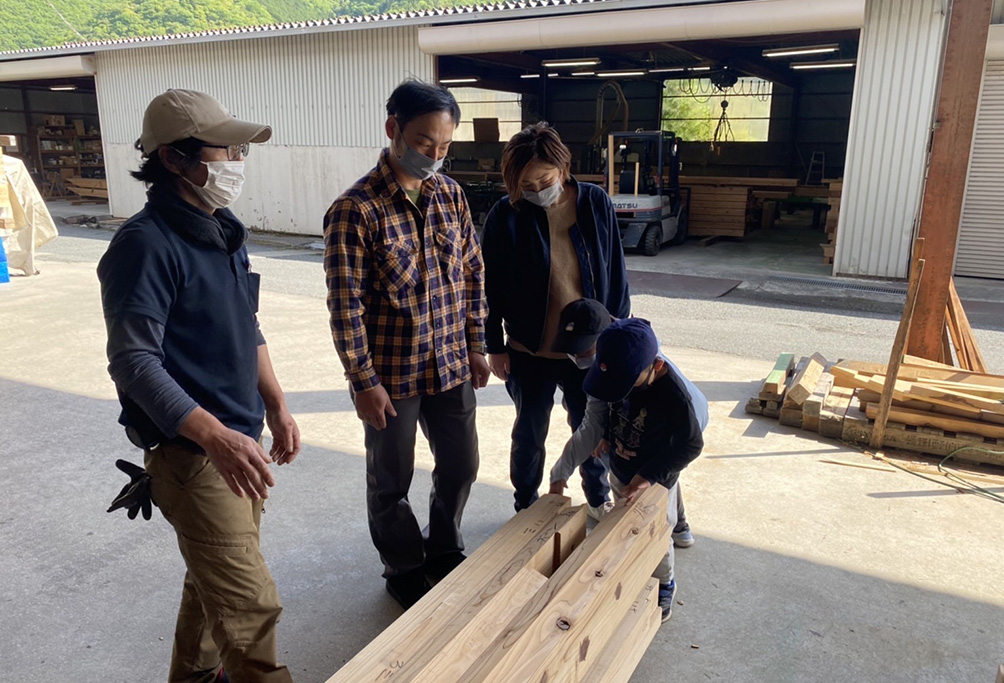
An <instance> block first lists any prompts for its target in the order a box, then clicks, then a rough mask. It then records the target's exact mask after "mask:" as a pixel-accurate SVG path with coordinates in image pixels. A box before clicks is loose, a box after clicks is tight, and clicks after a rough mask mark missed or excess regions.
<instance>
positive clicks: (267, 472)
mask: <svg viewBox="0 0 1004 683" xmlns="http://www.w3.org/2000/svg"><path fill="white" fill-rule="evenodd" d="M199 445H200V446H202V448H203V450H205V451H206V457H208V458H209V462H211V463H212V464H213V467H215V468H216V470H217V471H218V472H219V473H220V476H222V477H223V481H225V482H226V483H227V486H229V487H230V490H231V491H233V492H234V494H235V495H237V496H239V497H240V498H243V497H244V494H247V495H248V496H249V497H250V498H251V499H252V500H258V499H259V498H268V489H269V487H270V486H275V476H273V474H272V470H271V468H270V467H269V465H270V464H271V463H272V461H271V460H269V458H268V456H267V455H265V450H264V449H263V448H262V447H261V446H260V445H258V442H257V441H255V440H254V439H252V438H251V437H250V436H247V435H246V434H241V433H240V432H238V431H235V430H233V429H228V428H227V427H223V428H222V430H220V431H218V432H216V433H214V434H213V435H212V436H211V437H210V438H209V439H208V440H206V442H205V443H200V444H199Z"/></svg>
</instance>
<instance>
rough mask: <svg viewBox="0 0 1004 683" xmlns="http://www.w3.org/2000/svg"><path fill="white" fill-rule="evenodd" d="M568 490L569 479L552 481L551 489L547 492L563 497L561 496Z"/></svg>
mask: <svg viewBox="0 0 1004 683" xmlns="http://www.w3.org/2000/svg"><path fill="white" fill-rule="evenodd" d="M567 488H568V480H567V479H558V480H557V481H552V482H551V487H550V488H549V489H548V490H547V492H548V493H557V494H558V495H561V494H563V493H564V492H565V489H567Z"/></svg>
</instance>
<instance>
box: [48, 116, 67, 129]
mask: <svg viewBox="0 0 1004 683" xmlns="http://www.w3.org/2000/svg"><path fill="white" fill-rule="evenodd" d="M45 125H47V126H65V125H66V117H65V116H63V115H62V114H50V115H49V116H46V117H45Z"/></svg>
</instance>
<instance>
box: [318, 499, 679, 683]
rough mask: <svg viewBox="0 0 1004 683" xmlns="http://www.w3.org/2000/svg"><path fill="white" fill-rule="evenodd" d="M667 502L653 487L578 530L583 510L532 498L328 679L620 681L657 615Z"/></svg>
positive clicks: (335, 682) (334, 682)
mask: <svg viewBox="0 0 1004 683" xmlns="http://www.w3.org/2000/svg"><path fill="white" fill-rule="evenodd" d="M667 501H668V496H667V492H666V490H665V489H664V488H663V487H661V486H653V487H651V488H649V489H647V490H646V491H644V492H643V493H642V495H641V496H640V498H639V499H638V501H637V502H636V503H635V504H634V505H632V506H630V507H628V506H618V507H616V508H614V510H613V511H612V512H611V513H610V514H608V515H607V516H605V517H604V518H603V520H602V521H601V522H600V523H599V524H598V525H597V526H596V528H595V529H594V530H593V531H592V533H590V534H589V535H588V536H586V535H585V530H586V513H585V507H584V506H579V507H574V508H573V507H570V505H569V499H568V498H565V497H563V496H554V495H548V496H543V497H541V498H540V500H538V501H537V502H536V503H534V504H533V505H532V506H531V507H530V508H528V509H526V510H523V511H521V512H520V513H519V514H517V515H516V516H515V517H514V518H512V519H511V520H510V521H509V522H508V523H507V524H506V525H505V526H504V527H503V528H502V529H501V530H500V531H499V532H498V533H496V534H495V535H493V536H492V537H491V538H490V539H488V541H486V542H485V543H484V545H482V546H481V547H480V548H478V550H477V551H475V552H474V553H473V554H472V555H471V557H470V558H469V559H467V560H466V561H465V562H464V563H463V564H461V565H460V566H459V567H458V568H457V569H456V570H454V571H453V572H452V573H451V574H450V575H449V576H447V577H446V578H445V579H444V580H443V581H441V582H440V583H438V584H437V585H436V586H435V587H434V588H433V589H432V590H431V591H430V592H429V593H428V594H427V595H426V596H425V597H424V598H422V600H420V601H419V602H418V603H417V604H416V605H415V606H413V607H412V608H411V609H410V610H408V611H407V612H405V614H404V615H403V616H401V617H400V618H399V619H398V620H397V621H395V622H394V623H393V624H391V625H390V626H389V627H388V628H387V629H386V630H385V631H384V632H383V633H381V634H380V635H379V636H377V638H376V639H375V640H373V642H371V643H370V644H369V645H367V646H366V647H365V648H364V649H363V650H362V651H361V652H360V653H359V654H358V655H356V656H355V657H353V658H352V659H351V660H350V661H349V662H347V663H346V664H345V665H344V666H343V667H342V668H341V669H340V670H339V671H338V673H336V674H335V675H334V676H332V677H331V678H329V679H328V683H357V682H359V681H390V682H392V683H441V682H442V681H466V682H469V683H476V682H488V681H493V682H499V683H501V682H503V681H504V682H511V683H517V682H519V683H523V682H525V681H589V682H591V683H613V682H615V681H618V682H626V681H627V680H628V678H630V676H631V674H632V672H633V671H634V667H635V666H636V665H637V663H638V661H640V659H641V657H642V655H643V654H644V652H645V650H646V648H647V647H648V644H649V643H650V642H651V640H652V638H653V637H654V635H655V632H656V630H658V627H659V624H660V622H661V611H660V610H659V608H658V584H657V583H656V582H655V581H654V580H653V579H652V572H653V570H654V569H655V568H656V566H657V565H658V564H659V561H660V560H661V559H662V557H663V556H664V555H665V553H666V550H667V549H668V548H669V544H670V543H671V533H672V529H670V528H669V525H668V524H667V520H666V505H667Z"/></svg>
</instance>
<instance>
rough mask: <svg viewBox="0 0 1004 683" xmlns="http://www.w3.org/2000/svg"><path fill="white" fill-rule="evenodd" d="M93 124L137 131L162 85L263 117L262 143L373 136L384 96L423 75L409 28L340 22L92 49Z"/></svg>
mask: <svg viewBox="0 0 1004 683" xmlns="http://www.w3.org/2000/svg"><path fill="white" fill-rule="evenodd" d="M96 57H97V59H98V73H97V87H98V90H99V93H100V98H101V120H102V125H103V130H102V133H103V135H104V138H105V139H106V140H109V141H110V142H115V143H126V142H133V141H134V140H136V138H137V137H139V131H140V124H141V122H142V120H143V110H144V109H145V108H146V105H147V104H148V103H149V102H150V100H151V99H153V98H154V97H155V96H156V95H158V94H160V93H162V92H163V91H164V90H166V89H167V88H191V89H194V90H202V91H204V92H208V93H210V94H212V95H214V96H215V97H217V98H218V99H219V100H220V101H221V102H223V103H224V104H225V105H226V106H227V108H228V109H229V110H230V111H231V112H232V113H234V114H235V115H236V116H239V117H241V118H246V119H250V120H252V121H259V120H260V121H264V122H267V123H269V124H271V125H272V128H273V131H274V136H273V138H272V142H271V144H276V145H302V146H308V147H309V146H316V147H372V146H380V145H383V140H384V137H385V136H384V133H383V121H384V118H386V114H385V113H384V108H383V107H384V103H385V102H386V100H387V96H388V95H390V93H391V91H392V90H393V89H394V87H395V86H396V85H397V84H398V83H400V82H401V81H402V80H404V79H405V78H407V77H409V76H414V77H416V78H421V79H423V80H432V79H433V77H434V65H433V58H432V57H428V56H426V55H423V54H422V53H421V51H419V49H418V29H417V27H403V28H389V29H372V30H358V31H342V32H337V33H323V34H306V35H302V36H283V37H276V38H262V39H260V40H237V41H224V42H218V43H200V44H195V45H171V46H163V47H148V48H139V49H135V50H115V51H110V52H99V53H97V55H96Z"/></svg>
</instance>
